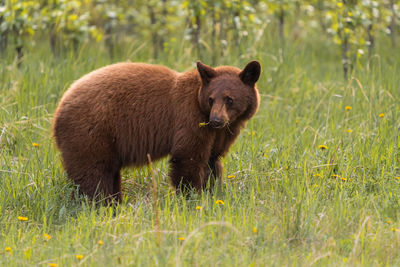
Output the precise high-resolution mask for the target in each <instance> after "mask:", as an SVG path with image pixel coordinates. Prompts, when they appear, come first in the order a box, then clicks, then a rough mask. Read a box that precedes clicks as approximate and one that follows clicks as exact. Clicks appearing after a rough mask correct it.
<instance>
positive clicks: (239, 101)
mask: <svg viewBox="0 0 400 267" xmlns="http://www.w3.org/2000/svg"><path fill="white" fill-rule="evenodd" d="M197 70H198V72H199V74H200V78H201V82H202V85H201V88H200V90H199V94H198V99H199V104H200V108H201V110H202V111H203V112H204V113H205V114H207V115H208V116H209V122H208V124H209V126H211V127H213V128H216V129H221V128H224V127H226V126H229V124H230V123H234V122H235V121H238V120H241V121H245V120H248V119H249V118H251V117H252V116H253V115H254V113H255V112H256V111H257V108H258V105H259V95H258V90H257V88H256V86H255V84H256V82H257V81H258V78H259V77H260V73H261V66H260V63H258V61H251V62H250V63H248V64H247V65H246V67H245V68H244V69H243V70H240V69H238V68H235V67H229V66H222V67H217V68H215V69H214V68H211V67H209V66H207V65H204V64H203V63H201V62H200V61H198V62H197Z"/></svg>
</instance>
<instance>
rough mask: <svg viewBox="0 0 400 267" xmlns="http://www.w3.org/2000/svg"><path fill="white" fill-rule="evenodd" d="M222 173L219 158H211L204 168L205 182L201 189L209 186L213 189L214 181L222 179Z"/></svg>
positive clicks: (222, 168)
mask: <svg viewBox="0 0 400 267" xmlns="http://www.w3.org/2000/svg"><path fill="white" fill-rule="evenodd" d="M223 171H224V165H223V164H222V161H221V158H220V157H219V156H211V157H210V159H209V160H208V164H207V167H206V179H207V180H206V182H205V183H204V184H203V188H205V187H206V186H207V184H209V186H210V188H213V187H214V184H215V181H216V179H220V178H221V177H222V174H223Z"/></svg>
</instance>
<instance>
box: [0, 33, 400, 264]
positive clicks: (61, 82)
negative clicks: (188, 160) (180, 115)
mask: <svg viewBox="0 0 400 267" xmlns="http://www.w3.org/2000/svg"><path fill="white" fill-rule="evenodd" d="M277 44H278V43H276V42H275V41H274V40H273V38H271V39H268V40H266V41H260V42H258V43H256V44H255V45H254V46H253V47H250V48H249V50H248V51H247V52H245V53H242V55H241V56H238V55H237V54H235V52H234V51H232V52H231V53H230V52H229V53H228V54H230V55H231V56H229V57H223V59H221V60H219V61H218V62H219V64H227V65H235V66H238V67H244V65H245V64H246V63H247V62H248V61H249V60H251V59H258V60H259V61H260V62H261V64H262V66H263V73H262V77H261V80H260V81H259V83H258V87H259V90H260V93H261V95H262V100H261V106H260V109H259V111H258V113H257V114H256V116H255V117H254V118H253V119H252V120H251V121H250V122H249V123H248V125H247V127H246V129H244V130H243V131H242V134H241V136H240V138H239V139H238V140H237V142H236V143H235V145H234V146H233V147H232V148H231V150H230V153H229V154H228V156H227V157H226V158H225V159H224V163H225V175H224V181H223V182H222V187H221V188H222V189H218V188H216V189H215V192H214V194H210V193H208V192H204V193H203V194H201V195H196V194H193V195H192V196H191V197H190V198H188V199H185V198H183V197H182V196H179V195H178V196H176V195H175V194H174V192H173V190H172V189H171V187H170V186H169V181H168V177H167V173H168V166H167V161H166V160H163V161H161V162H157V163H156V164H155V166H154V170H155V173H156V174H155V175H154V179H155V180H156V181H157V184H158V186H157V199H158V203H157V205H154V203H155V201H154V198H153V197H152V184H153V183H152V172H151V171H150V170H149V169H148V168H142V169H135V170H132V169H130V170H124V172H123V190H124V200H123V203H122V204H121V205H119V206H117V207H116V208H115V209H114V210H113V209H112V208H107V207H94V206H93V205H92V204H91V203H90V202H88V201H87V199H85V198H77V199H71V194H72V193H73V192H74V190H75V189H74V186H73V185H72V184H71V183H70V182H69V181H68V179H67V178H66V176H65V173H64V171H63V168H62V163H61V160H60V154H59V152H58V151H57V150H56V149H55V146H54V142H53V140H52V138H51V131H50V128H51V121H52V114H53V112H54V110H55V108H56V105H57V103H58V101H59V99H60V98H61V96H62V94H63V92H64V91H65V90H66V89H67V88H68V86H69V85H70V84H71V83H72V82H73V81H74V80H75V79H77V78H79V77H80V76H82V75H83V74H85V73H87V72H89V71H91V70H93V69H95V68H98V67H101V66H103V65H106V64H109V63H112V62H117V61H128V60H129V61H145V62H150V63H158V64H164V65H167V66H168V67H171V68H173V69H176V70H179V71H185V70H188V69H191V68H194V66H195V65H194V63H195V61H196V60H197V58H196V57H195V56H194V55H195V53H194V51H193V50H191V49H190V44H187V43H183V45H182V47H174V48H171V50H169V51H166V52H165V53H164V54H163V55H162V57H161V58H160V59H158V60H150V59H149V56H148V54H149V53H148V52H147V50H146V46H143V45H141V44H140V43H132V44H130V45H128V44H123V45H121V48H120V51H119V53H117V56H116V58H115V59H113V60H111V59H110V58H109V57H108V55H107V53H106V50H105V49H104V48H103V47H100V46H99V47H97V46H90V47H89V46H85V47H82V48H81V49H80V50H79V53H78V54H73V53H72V52H71V53H69V54H68V53H67V54H64V55H62V56H60V57H59V58H54V57H53V56H52V55H51V52H50V49H49V48H47V47H46V46H45V45H43V46H42V45H40V44H37V45H36V47H34V48H32V49H31V51H28V52H26V54H25V57H24V60H23V62H22V64H21V67H20V68H18V67H17V64H16V62H15V61H14V57H13V55H12V54H11V53H9V54H8V56H4V57H3V58H2V61H1V65H0V151H1V155H0V265H1V266H30V265H35V266H49V265H50V264H53V263H54V264H58V266H71V265H74V266H81V265H83V266H265V265H268V266H282V265H286V266H287V265H289V266H310V265H316V266H317V265H324V266H354V265H366V266H378V265H384V266H388V265H389V266H398V265H400V254H399V250H400V220H399V215H400V212H399V211H400V209H399V205H400V169H399V165H400V140H399V128H400V104H399V103H400V102H399V101H400V75H399V73H400V53H398V52H399V51H398V50H397V51H396V49H394V48H391V46H390V45H389V43H384V42H378V44H377V47H376V50H375V54H374V55H373V56H372V57H371V59H369V60H368V58H366V56H365V55H364V56H363V57H362V58H360V62H359V64H356V65H355V69H354V72H353V74H352V75H351V77H352V78H351V79H350V80H349V81H344V80H343V78H342V77H343V75H342V70H341V63H340V49H339V47H337V46H334V45H331V44H330V42H325V41H324V40H323V39H322V40H321V39H320V41H315V40H312V41H304V42H302V43H296V42H293V43H291V44H289V45H288V46H287V47H286V49H285V53H284V59H283V58H282V57H281V56H279V53H278V49H277ZM209 60H210V59H209V57H207V56H206V58H205V59H204V63H206V64H210V62H209ZM346 106H348V107H351V109H350V108H347V109H346V108H345V107H346ZM320 145H323V146H326V149H323V148H319V146H320ZM217 200H222V202H223V204H221V201H217ZM218 203H220V204H218ZM156 214H158V218H159V220H157V215H156ZM158 221H159V222H158ZM157 229H159V230H160V231H159V232H157V231H156V230H157Z"/></svg>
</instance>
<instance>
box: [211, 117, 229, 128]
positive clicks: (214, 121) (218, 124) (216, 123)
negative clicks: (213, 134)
mask: <svg viewBox="0 0 400 267" xmlns="http://www.w3.org/2000/svg"><path fill="white" fill-rule="evenodd" d="M210 126H211V127H213V128H217V129H219V128H222V127H224V126H225V120H223V119H221V118H219V117H215V116H212V117H210Z"/></svg>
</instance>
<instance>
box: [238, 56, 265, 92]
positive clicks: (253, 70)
mask: <svg viewBox="0 0 400 267" xmlns="http://www.w3.org/2000/svg"><path fill="white" fill-rule="evenodd" d="M260 73H261V65H260V63H259V62H258V61H256V60H254V61H251V62H250V63H249V64H247V65H246V67H245V68H244V69H243V70H242V72H241V73H240V74H239V77H240V79H241V80H242V82H243V83H244V84H247V85H250V86H251V87H253V86H254V85H255V84H256V82H257V81H258V78H260Z"/></svg>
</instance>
